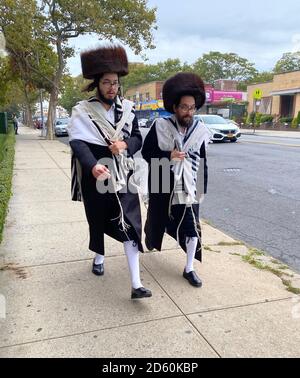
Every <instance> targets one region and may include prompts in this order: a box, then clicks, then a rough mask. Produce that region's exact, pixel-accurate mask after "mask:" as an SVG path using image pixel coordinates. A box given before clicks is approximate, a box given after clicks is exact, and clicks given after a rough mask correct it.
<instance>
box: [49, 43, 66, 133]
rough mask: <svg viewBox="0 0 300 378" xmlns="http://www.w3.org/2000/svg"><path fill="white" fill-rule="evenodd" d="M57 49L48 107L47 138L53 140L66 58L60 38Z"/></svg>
mask: <svg viewBox="0 0 300 378" xmlns="http://www.w3.org/2000/svg"><path fill="white" fill-rule="evenodd" d="M56 50H57V56H58V69H57V72H56V75H55V78H54V84H53V87H52V90H51V93H50V101H49V108H48V119H47V129H48V132H47V139H48V140H53V139H54V138H53V134H54V124H55V121H56V107H57V103H58V94H59V86H60V82H61V78H62V75H63V71H64V60H63V51H62V41H61V40H60V39H58V40H57V41H56Z"/></svg>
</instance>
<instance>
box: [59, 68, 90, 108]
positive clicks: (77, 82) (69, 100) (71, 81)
mask: <svg viewBox="0 0 300 378" xmlns="http://www.w3.org/2000/svg"><path fill="white" fill-rule="evenodd" d="M86 84H87V81H86V80H85V79H84V78H83V77H82V76H81V75H79V76H77V77H72V76H70V75H65V76H64V78H63V81H62V89H61V96H60V98H59V100H58V103H59V105H61V106H62V107H63V108H65V109H66V110H67V111H68V112H69V114H71V111H72V108H73V106H75V105H76V104H77V102H79V101H81V100H84V99H87V98H88V97H90V94H89V93H87V92H83V91H82V89H83V88H84V86H85V85H86Z"/></svg>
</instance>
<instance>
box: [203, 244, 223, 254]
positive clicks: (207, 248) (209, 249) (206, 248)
mask: <svg viewBox="0 0 300 378" xmlns="http://www.w3.org/2000/svg"><path fill="white" fill-rule="evenodd" d="M204 249H205V251H210V252H214V253H221V251H216V250H214V249H211V248H210V247H209V246H207V245H205V246H204Z"/></svg>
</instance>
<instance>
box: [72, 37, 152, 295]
mask: <svg viewBox="0 0 300 378" xmlns="http://www.w3.org/2000/svg"><path fill="white" fill-rule="evenodd" d="M81 64H82V72H83V77H84V78H86V79H91V80H93V81H92V82H91V84H89V86H88V87H87V88H86V90H87V91H92V90H94V89H96V95H95V96H93V97H91V98H90V99H89V100H87V101H81V102H79V103H78V104H77V105H76V106H75V107H74V108H73V110H72V117H71V121H70V124H69V128H68V133H69V141H70V146H71V149H72V152H73V155H72V199H73V200H75V201H76V200H83V203H84V207H85V212H86V217H87V221H88V224H89V233H90V242H89V249H90V250H91V251H93V252H95V258H94V260H93V266H92V272H93V273H94V274H96V275H98V276H101V275H103V274H104V254H105V251H104V234H107V235H109V236H110V237H112V238H114V239H116V240H118V241H120V242H122V243H123V245H124V250H125V254H126V256H127V261H128V266H129V271H130V276H131V286H132V291H131V298H132V299H138V298H145V297H151V295H152V294H151V291H150V290H149V289H146V288H144V287H143V285H142V283H141V280H140V269H139V251H141V252H142V251H143V247H142V244H141V212H140V204H139V198H138V194H137V193H136V191H135V192H133V191H132V190H130V187H129V182H130V177H131V176H132V174H133V158H132V157H133V155H134V154H135V153H136V152H137V151H138V150H140V149H141V147H142V137H141V134H140V131H139V128H138V123H137V118H136V116H135V112H134V104H133V103H132V102H130V101H128V100H121V99H120V97H119V96H118V92H119V87H120V82H119V79H120V77H121V76H125V75H127V74H128V61H127V55H126V52H125V50H124V49H123V47H121V46H119V45H113V44H112V45H107V46H104V47H100V48H97V49H94V50H90V51H86V52H84V53H82V54H81Z"/></svg>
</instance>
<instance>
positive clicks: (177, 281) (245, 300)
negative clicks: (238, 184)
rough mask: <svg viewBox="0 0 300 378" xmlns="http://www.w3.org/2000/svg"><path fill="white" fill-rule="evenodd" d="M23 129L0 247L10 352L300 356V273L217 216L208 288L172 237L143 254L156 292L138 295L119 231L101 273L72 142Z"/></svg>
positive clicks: (0, 323) (0, 344)
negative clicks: (75, 193)
mask: <svg viewBox="0 0 300 378" xmlns="http://www.w3.org/2000/svg"><path fill="white" fill-rule="evenodd" d="M19 132H20V135H18V136H17V142H16V156H15V170H14V177H13V197H12V198H11V201H10V205H9V214H8V217H7V221H6V227H5V233H4V240H3V242H2V244H1V246H0V258H1V264H0V295H1V296H0V299H1V298H2V318H1V312H0V327H1V330H0V356H1V357H146V358H151V357H161V358H165V357H199V358H200V357H300V297H299V296H297V295H295V294H293V293H292V292H290V291H287V288H288V287H289V288H290V290H293V289H292V288H291V287H292V286H293V287H296V286H297V285H298V287H299V285H300V277H299V276H297V275H296V274H295V273H293V272H292V271H291V270H290V269H288V268H286V267H283V266H281V265H280V263H278V262H277V261H275V260H274V259H271V258H269V257H268V256H264V255H261V254H260V253H259V252H258V251H255V250H251V249H248V248H247V247H246V246H245V245H243V244H241V243H239V242H236V241H234V240H233V239H232V238H230V237H229V236H227V235H225V234H224V233H222V232H220V231H218V230H217V229H215V228H213V227H211V226H209V225H208V224H203V236H204V241H203V243H204V256H203V264H198V265H196V270H197V272H198V273H199V275H200V277H201V278H202V279H203V287H202V288H201V289H199V288H194V287H191V286H190V285H189V284H188V283H187V281H186V280H184V279H183V278H182V271H183V267H184V264H185V254H184V253H183V252H182V251H180V250H179V249H177V246H176V242H175V241H174V240H172V239H171V238H168V237H166V238H165V242H164V251H163V252H161V253H160V252H146V253H144V254H142V255H141V269H142V273H141V275H142V279H143V283H144V284H145V286H146V287H149V288H150V289H151V290H152V292H153V297H152V298H149V299H145V300H140V301H132V300H130V281H129V275H128V269H127V262H126V259H125V256H124V252H123V247H122V245H121V244H120V243H117V242H115V241H114V240H112V239H109V238H107V240H106V245H107V257H106V261H105V275H104V276H103V277H96V276H95V275H93V274H92V273H91V263H92V258H93V254H92V253H91V252H89V251H88V228H87V222H86V220H85V214H84V209H83V205H82V204H81V203H75V202H72V201H71V200H70V153H69V147H67V146H65V145H63V144H62V143H60V142H59V141H46V140H42V139H41V138H40V137H39V135H40V131H35V130H31V129H28V128H25V127H20V129H19ZM143 215H145V209H144V208H143ZM245 260H251V261H252V264H255V266H254V265H251V264H249V262H247V261H245ZM258 267H260V268H262V267H265V270H262V269H258ZM266 269H268V270H266ZM274 273H276V274H277V275H276V274H274ZM279 276H281V277H279ZM292 276H293V277H292ZM4 302H6V317H4V315H5V314H4V311H3V306H4V304H5V303H4ZM0 310H1V309H0Z"/></svg>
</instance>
